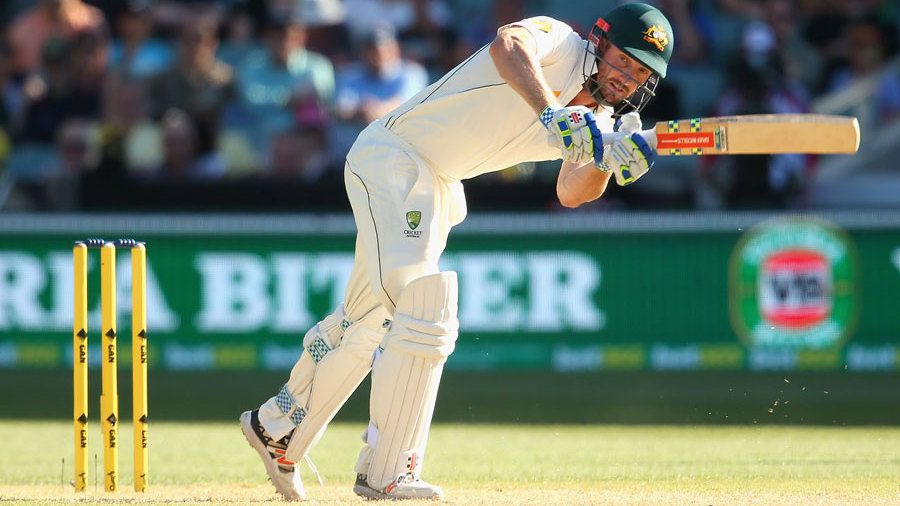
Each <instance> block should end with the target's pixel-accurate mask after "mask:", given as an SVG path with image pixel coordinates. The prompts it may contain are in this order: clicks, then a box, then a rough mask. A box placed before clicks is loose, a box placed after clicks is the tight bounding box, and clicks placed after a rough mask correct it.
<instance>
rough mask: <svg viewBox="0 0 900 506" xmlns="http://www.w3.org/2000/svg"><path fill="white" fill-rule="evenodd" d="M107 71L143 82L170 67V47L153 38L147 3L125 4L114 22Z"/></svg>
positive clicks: (146, 0)
mask: <svg viewBox="0 0 900 506" xmlns="http://www.w3.org/2000/svg"><path fill="white" fill-rule="evenodd" d="M115 28H116V38H115V39H114V41H113V43H112V48H111V53H110V66H111V68H112V69H113V70H114V71H115V72H117V73H118V74H121V75H122V76H123V77H125V78H135V79H147V78H149V77H151V76H153V75H154V74H158V73H159V72H162V71H163V70H164V69H166V68H167V67H168V66H169V65H170V64H171V63H172V48H171V46H170V44H168V43H167V42H164V41H162V40H160V39H157V38H153V37H152V35H153V17H152V13H151V10H150V2H149V0H128V1H126V2H125V6H124V7H123V8H122V10H121V11H120V12H119V14H118V17H117V18H116V26H115Z"/></svg>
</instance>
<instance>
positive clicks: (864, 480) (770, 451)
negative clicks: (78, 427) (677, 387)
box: [0, 422, 900, 505]
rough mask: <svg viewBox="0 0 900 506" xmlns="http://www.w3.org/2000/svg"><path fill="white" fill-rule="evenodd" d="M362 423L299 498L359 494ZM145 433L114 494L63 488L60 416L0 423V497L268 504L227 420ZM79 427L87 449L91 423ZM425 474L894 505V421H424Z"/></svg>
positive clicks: (727, 497) (665, 496) (452, 492)
mask: <svg viewBox="0 0 900 506" xmlns="http://www.w3.org/2000/svg"><path fill="white" fill-rule="evenodd" d="M362 429H363V424H361V423H359V424H357V423H344V424H337V425H335V426H333V427H332V428H331V429H329V432H328V434H326V436H325V438H324V439H323V440H322V442H321V443H320V444H319V446H318V447H317V448H316V449H315V450H314V451H313V458H314V460H315V461H316V463H317V465H318V467H319V470H320V472H321V473H322V475H323V477H324V478H325V481H326V485H325V487H324V488H322V487H319V485H318V484H316V483H315V480H314V478H313V477H312V475H311V474H310V473H309V472H308V470H305V471H306V472H305V473H304V474H305V479H306V482H307V486H308V489H309V496H310V499H311V501H310V503H311V504H348V503H349V504H354V503H355V504H363V502H362V501H361V500H358V499H357V498H356V497H355V496H354V495H353V493H352V491H351V489H350V488H351V485H352V478H353V477H352V467H353V464H354V462H355V459H356V452H357V451H358V449H359V446H360V444H361V443H360V442H359V434H360V432H361V431H362ZM150 430H151V432H150V438H151V439H150V444H151V454H150V455H151V456H150V458H151V463H150V473H151V478H150V479H151V490H150V492H148V493H147V494H135V493H133V492H131V491H130V488H129V487H130V485H131V460H130V459H131V455H130V453H131V452H130V444H131V437H130V434H131V432H130V427H129V426H127V425H126V426H123V427H122V428H121V429H120V438H121V445H122V446H121V453H120V457H119V458H120V473H121V477H122V478H121V479H122V486H121V488H122V491H121V492H118V493H116V494H106V493H104V492H102V491H100V490H98V488H96V487H95V486H94V478H93V476H92V477H91V479H90V480H89V483H90V484H91V486H90V490H89V492H88V493H86V494H77V495H76V494H75V492H74V491H73V490H72V488H71V486H70V485H68V482H69V480H71V475H72V467H71V455H72V450H71V444H72V443H71V433H72V429H71V425H70V424H69V423H64V422H0V433H2V437H3V451H2V455H3V458H2V461H0V504H10V503H13V504H16V503H21V504H72V503H78V504H132V503H133V504H217V503H222V504H263V503H265V504H272V503H277V502H278V501H277V497H276V496H275V495H274V493H273V492H272V489H271V487H270V486H269V485H268V484H267V482H266V478H265V475H264V472H263V470H262V465H261V464H260V463H259V462H258V461H257V457H256V454H255V453H254V452H253V451H252V450H250V449H249V447H247V446H246V444H245V443H244V441H243V438H242V436H241V433H240V430H239V429H238V426H237V423H236V422H235V423H233V424H223V423H203V424H190V423H163V422H160V423H155V424H151V426H150ZM91 437H92V440H91V444H92V448H93V449H99V439H100V438H99V424H98V423H93V424H92V427H91ZM63 458H65V463H63V462H62V459H63ZM100 460H101V461H102V456H101V459H100ZM98 465H99V468H100V469H99V470H100V471H101V472H102V462H99V463H98ZM63 466H64V467H63ZM93 471H94V469H93V463H92V465H91V469H90V472H91V473H93ZM425 478H426V479H429V480H432V481H434V482H436V483H440V484H441V485H443V486H444V487H445V489H446V492H447V501H446V503H447V504H485V505H487V504H490V505H505V504H509V505H519V504H540V505H543V504H610V505H632V504H633V505H656V504H673V505H674V504H677V505H693V504H696V505H733V504H761V505H778V504H784V505H796V504H816V505H830V504H835V505H838V504H840V505H846V504H860V505H879V504H885V505H887V504H900V428H896V427H889V428H879V427H864V428H841V427H828V428H815V427H813V428H809V427H803V428H797V427H760V426H749V427H747V426H742V427H700V426H694V427H671V426H639V427H623V426H529V425H438V426H436V427H435V428H434V429H433V431H432V436H431V443H430V447H429V455H428V462H427V465H426V469H425ZM99 489H102V481H101V482H100V484H99Z"/></svg>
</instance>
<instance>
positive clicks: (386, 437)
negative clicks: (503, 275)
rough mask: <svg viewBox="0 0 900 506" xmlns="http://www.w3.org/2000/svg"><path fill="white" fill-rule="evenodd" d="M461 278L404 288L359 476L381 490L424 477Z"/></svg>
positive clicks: (375, 377) (376, 375) (449, 275)
mask: <svg viewBox="0 0 900 506" xmlns="http://www.w3.org/2000/svg"><path fill="white" fill-rule="evenodd" d="M456 300H457V286H456V273H455V272H444V273H438V274H432V275H429V276H424V277H421V278H418V279H416V280H415V281H412V282H411V283H410V284H409V285H407V286H406V288H404V290H403V292H401V294H400V299H399V301H398V302H397V310H396V312H395V313H394V321H393V323H392V324H391V329H390V331H388V333H387V335H386V336H385V338H384V341H383V344H382V348H383V350H384V351H383V352H382V353H381V354H380V355H379V356H378V359H377V360H376V362H375V366H374V368H373V370H372V395H371V399H370V409H371V418H372V419H371V421H370V423H369V428H368V430H367V432H366V435H365V440H366V442H367V446H366V447H364V448H363V450H362V452H361V454H360V458H359V460H358V461H357V473H359V474H364V475H367V481H368V483H369V485H370V486H371V487H373V488H375V489H376V490H385V491H388V492H389V490H387V489H393V488H394V487H396V486H397V485H400V484H403V483H407V482H411V481H414V480H416V479H418V478H419V475H420V473H421V470H422V463H423V461H424V456H425V444H426V441H427V439H428V429H429V427H430V426H431V417H432V414H433V413H434V403H435V400H436V398H437V392H438V384H439V383H440V380H441V372H442V371H443V368H444V362H446V360H447V357H448V356H449V355H450V354H451V353H452V352H453V348H454V346H455V343H456V337H457V335H458V331H459V320H457V318H456V312H457V311H456Z"/></svg>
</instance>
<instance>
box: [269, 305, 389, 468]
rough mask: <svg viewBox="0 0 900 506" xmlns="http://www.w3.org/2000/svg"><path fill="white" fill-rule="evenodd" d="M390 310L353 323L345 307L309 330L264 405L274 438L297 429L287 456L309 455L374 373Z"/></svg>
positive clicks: (298, 458) (368, 315)
mask: <svg viewBox="0 0 900 506" xmlns="http://www.w3.org/2000/svg"><path fill="white" fill-rule="evenodd" d="M388 316H389V315H388V312H387V310H385V309H384V308H383V307H378V308H376V309H374V310H372V311H371V312H369V313H368V314H367V315H365V316H364V317H362V318H361V319H360V320H359V321H356V322H352V323H351V322H350V321H348V320H347V319H346V317H345V316H344V312H343V308H342V307H339V308H338V310H337V311H335V312H334V313H332V314H331V315H329V316H327V317H326V318H325V319H324V320H322V321H321V322H319V323H318V324H317V325H315V326H314V327H313V328H312V329H310V330H309V332H307V333H306V336H304V338H303V353H302V354H301V355H300V359H299V360H298V361H297V363H296V364H295V365H294V368H293V369H292V370H291V375H290V377H289V378H288V382H287V383H286V384H285V385H284V386H283V387H282V388H281V390H280V391H279V392H278V394H277V395H276V396H275V397H272V398H271V399H269V401H267V402H266V403H265V404H263V405H262V407H260V411H259V417H260V422H261V423H262V424H263V426H264V427H265V428H266V430H267V431H268V432H269V434H270V435H271V436H272V437H273V438H275V439H280V438H281V437H284V436H286V435H287V434H289V433H290V432H291V431H292V430H293V431H294V433H293V435H292V436H291V438H290V442H289V444H288V448H287V452H286V454H285V458H287V459H288V460H291V461H294V462H297V461H299V460H301V459H302V458H303V457H304V456H305V455H306V453H307V452H308V451H309V449H310V448H312V446H313V445H314V444H315V443H316V441H318V439H319V438H320V437H321V436H322V434H324V432H325V428H326V426H327V425H328V423H329V422H331V420H332V419H333V418H334V415H335V414H336V413H337V411H338V409H340V407H341V406H343V404H344V403H345V402H346V401H347V399H348V398H349V397H350V394H352V393H353V391H354V390H356V388H357V387H358V386H359V384H360V382H362V380H363V378H365V377H366V374H368V373H369V370H370V369H371V367H372V357H373V353H374V351H375V348H377V347H378V343H379V342H381V339H382V338H383V337H384V334H385V331H386V329H385V326H384V322H385V321H386V320H387V319H388Z"/></svg>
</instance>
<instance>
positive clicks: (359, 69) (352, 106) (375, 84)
mask: <svg viewBox="0 0 900 506" xmlns="http://www.w3.org/2000/svg"><path fill="white" fill-rule="evenodd" d="M426 86H428V74H427V72H425V69H424V68H423V67H422V66H421V65H419V64H418V63H416V62H413V61H409V60H404V59H403V58H401V56H400V44H399V43H398V42H397V38H396V36H395V34H394V31H393V29H392V28H391V27H389V26H387V25H384V26H379V27H376V28H374V29H373V30H372V31H371V32H370V33H369V34H367V35H366V36H365V37H364V40H363V41H362V61H361V62H359V63H357V64H355V65H352V66H350V67H348V68H347V69H346V70H345V71H343V72H342V73H341V74H340V79H339V80H338V91H337V97H336V100H335V110H336V114H337V116H338V118H340V119H341V120H343V121H344V122H345V128H342V129H340V130H341V132H340V133H341V136H342V138H341V139H340V140H339V141H338V142H337V144H339V146H340V148H342V149H344V150H345V151H346V150H347V149H349V147H350V144H352V143H353V140H355V139H356V136H357V135H359V133H360V132H361V131H362V129H363V128H365V127H366V125H368V124H369V123H371V122H372V121H375V120H376V119H378V118H380V117H381V116H384V115H385V114H387V113H388V112H390V111H391V110H392V109H394V108H395V107H397V106H398V105H400V104H402V103H403V102H405V101H406V100H408V99H410V98H412V96H413V95H415V94H416V93H418V92H419V91H421V90H422V89H424V88H425V87H426ZM341 141H343V142H341Z"/></svg>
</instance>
